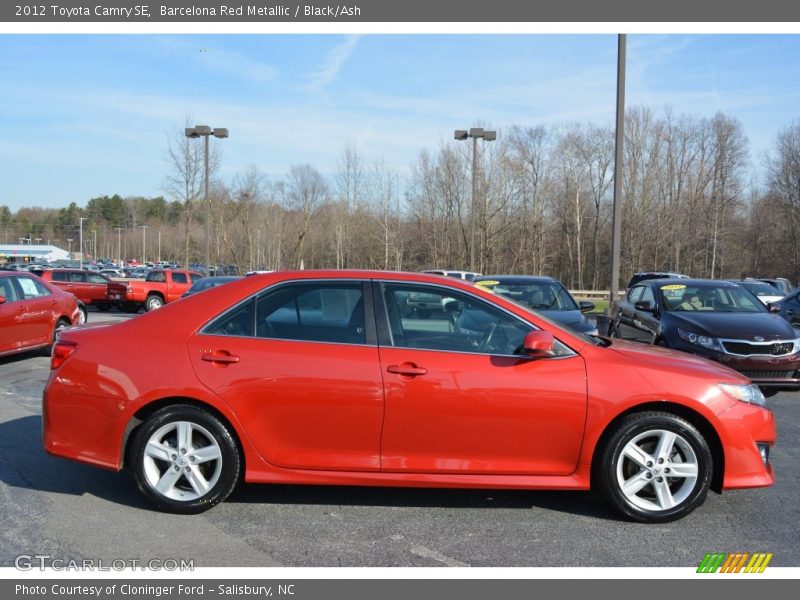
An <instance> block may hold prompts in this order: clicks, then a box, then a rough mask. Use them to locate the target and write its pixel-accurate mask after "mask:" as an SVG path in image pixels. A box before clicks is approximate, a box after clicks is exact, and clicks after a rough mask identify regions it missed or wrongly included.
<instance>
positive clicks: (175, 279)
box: [172, 273, 187, 283]
mask: <svg viewBox="0 0 800 600" xmlns="http://www.w3.org/2000/svg"><path fill="white" fill-rule="evenodd" d="M186 281H187V279H186V273H173V274H172V283H186Z"/></svg>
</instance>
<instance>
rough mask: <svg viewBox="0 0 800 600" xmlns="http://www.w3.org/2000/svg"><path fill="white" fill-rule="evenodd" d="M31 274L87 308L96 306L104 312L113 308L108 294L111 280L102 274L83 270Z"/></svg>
mask: <svg viewBox="0 0 800 600" xmlns="http://www.w3.org/2000/svg"><path fill="white" fill-rule="evenodd" d="M31 272H32V273H34V274H36V275H38V276H39V277H41V278H42V279H44V280H45V281H47V282H49V283H52V284H53V285H54V286H56V287H58V288H60V289H62V290H64V291H65V292H69V293H70V294H74V296H75V297H76V298H77V299H78V300H80V301H81V302H83V303H84V304H85V305H86V306H94V307H96V308H97V309H99V310H102V311H106V310H108V309H109V308H111V303H112V300H111V299H110V298H109V293H108V292H109V284H110V283H111V280H110V279H108V277H106V276H105V275H103V274H102V273H92V272H89V271H85V270H82V269H49V270H46V271H41V270H35V271H31Z"/></svg>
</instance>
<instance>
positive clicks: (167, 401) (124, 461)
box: [119, 396, 247, 476]
mask: <svg viewBox="0 0 800 600" xmlns="http://www.w3.org/2000/svg"><path fill="white" fill-rule="evenodd" d="M178 404H183V405H188V406H194V407H196V408H200V409H202V410H205V411H208V412H209V413H211V414H212V415H214V416H215V417H216V418H217V419H219V420H220V421H222V423H223V424H224V425H225V426H226V427H227V428H228V430H229V431H230V432H231V436H232V437H233V439H234V441H235V442H236V447H237V449H238V450H239V456H240V457H241V461H242V471H241V473H242V476H244V472H245V468H246V461H247V454H246V452H245V450H244V446H243V444H242V440H241V437H240V434H239V430H238V429H237V427H236V426H235V425H234V424H233V423H232V422H231V420H230V419H229V418H228V417H227V416H226V415H225V413H223V412H222V411H221V410H219V409H218V408H217V407H216V406H214V405H213V404H210V403H208V402H204V401H202V400H197V399H196V398H190V397H187V396H170V397H167V398H160V399H158V400H153V401H152V402H148V403H147V404H145V405H144V406H142V407H141V408H140V409H139V410H137V411H136V412H135V413H134V414H133V415H132V416H131V418H130V419H129V420H128V423H127V424H126V425H125V430H124V431H123V434H122V441H121V446H120V453H119V461H120V463H119V468H120V469H123V468H125V467H126V466H127V465H128V464H129V456H128V454H129V452H130V447H131V443H130V442H131V440H132V439H133V436H134V434H135V433H136V430H137V429H138V428H139V427H140V426H141V425H142V424H143V423H144V422H145V421H147V419H148V418H150V416H151V415H152V414H153V413H155V412H156V411H158V410H161V409H162V408H166V407H167V406H175V405H178Z"/></svg>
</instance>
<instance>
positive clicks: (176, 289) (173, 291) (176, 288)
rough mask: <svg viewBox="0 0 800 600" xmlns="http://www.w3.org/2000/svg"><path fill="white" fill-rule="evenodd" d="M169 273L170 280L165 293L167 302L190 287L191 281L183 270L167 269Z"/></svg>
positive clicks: (179, 295)
mask: <svg viewBox="0 0 800 600" xmlns="http://www.w3.org/2000/svg"><path fill="white" fill-rule="evenodd" d="M169 275H170V278H171V281H170V284H169V288H168V290H167V295H168V296H169V297H168V298H167V302H174V301H175V300H177V299H178V298H180V297H181V296H182V295H183V294H184V293H185V292H186V290H188V289H189V288H190V287H191V285H192V283H191V281H190V280H189V277H188V276H187V274H186V273H184V272H180V271H169Z"/></svg>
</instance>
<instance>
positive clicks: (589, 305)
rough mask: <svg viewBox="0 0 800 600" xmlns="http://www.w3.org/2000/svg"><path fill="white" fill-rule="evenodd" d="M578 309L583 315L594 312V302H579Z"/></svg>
mask: <svg viewBox="0 0 800 600" xmlns="http://www.w3.org/2000/svg"><path fill="white" fill-rule="evenodd" d="M578 307H579V308H580V309H581V312H582V313H587V312H592V311H593V310H594V302H587V301H586V300H584V301H583V302H578Z"/></svg>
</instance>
